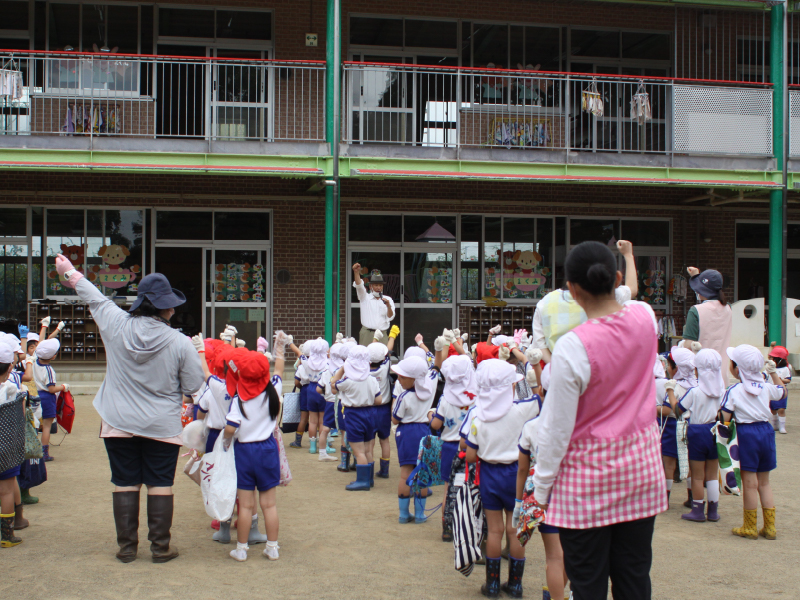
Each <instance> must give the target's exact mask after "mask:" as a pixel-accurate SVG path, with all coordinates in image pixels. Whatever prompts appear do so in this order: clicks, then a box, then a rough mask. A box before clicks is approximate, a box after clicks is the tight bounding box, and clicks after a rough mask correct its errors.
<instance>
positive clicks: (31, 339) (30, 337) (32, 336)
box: [27, 331, 39, 344]
mask: <svg viewBox="0 0 800 600" xmlns="http://www.w3.org/2000/svg"><path fill="white" fill-rule="evenodd" d="M27 340H28V343H29V344H30V343H31V342H38V341H39V334H38V333H33V332H32V331H29V332H28V337H27Z"/></svg>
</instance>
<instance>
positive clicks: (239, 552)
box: [231, 542, 250, 562]
mask: <svg viewBox="0 0 800 600" xmlns="http://www.w3.org/2000/svg"><path fill="white" fill-rule="evenodd" d="M249 549H250V546H248V545H247V542H245V543H244V544H243V543H242V542H237V543H236V550H231V558H232V559H233V560H237V561H239V562H244V561H246V560H247V551H248V550H249Z"/></svg>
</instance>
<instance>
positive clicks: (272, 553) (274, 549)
mask: <svg viewBox="0 0 800 600" xmlns="http://www.w3.org/2000/svg"><path fill="white" fill-rule="evenodd" d="M279 548H280V546H269V545H268V546H267V547H266V548H264V556H266V557H267V558H268V559H270V560H278V559H279V558H280V556H278V549H279Z"/></svg>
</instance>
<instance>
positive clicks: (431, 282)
mask: <svg viewBox="0 0 800 600" xmlns="http://www.w3.org/2000/svg"><path fill="white" fill-rule="evenodd" d="M423 283H424V284H423V285H422V286H421V287H422V290H420V292H421V293H420V299H421V301H422V302H431V303H437V304H441V303H444V304H446V303H449V302H452V301H453V270H452V269H447V268H442V267H429V268H427V269H425V280H424V282H423Z"/></svg>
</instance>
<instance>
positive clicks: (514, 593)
mask: <svg viewBox="0 0 800 600" xmlns="http://www.w3.org/2000/svg"><path fill="white" fill-rule="evenodd" d="M524 572H525V559H524V558H523V559H519V558H514V557H513V556H509V557H508V581H507V582H506V583H504V584H502V585H501V586H500V589H501V590H503V591H504V592H505V593H506V594H507V595H508V596H510V597H511V598H522V574H523V573H524Z"/></svg>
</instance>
